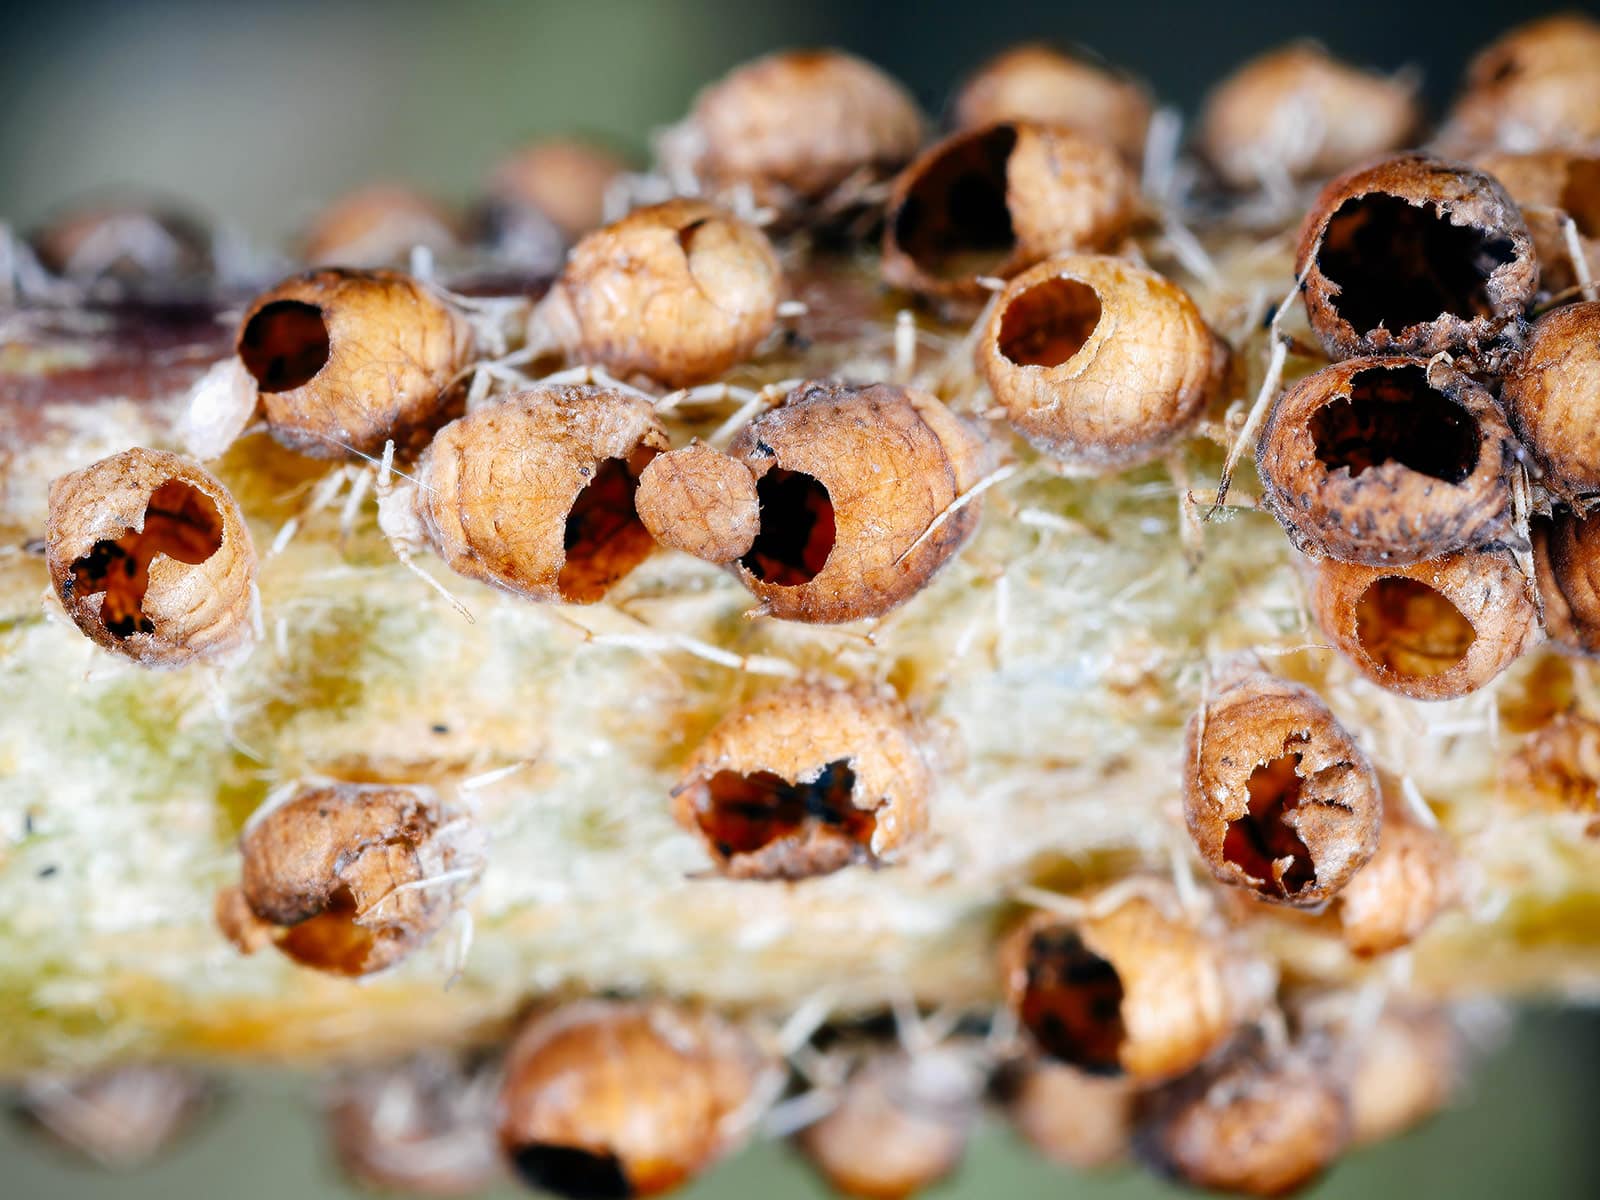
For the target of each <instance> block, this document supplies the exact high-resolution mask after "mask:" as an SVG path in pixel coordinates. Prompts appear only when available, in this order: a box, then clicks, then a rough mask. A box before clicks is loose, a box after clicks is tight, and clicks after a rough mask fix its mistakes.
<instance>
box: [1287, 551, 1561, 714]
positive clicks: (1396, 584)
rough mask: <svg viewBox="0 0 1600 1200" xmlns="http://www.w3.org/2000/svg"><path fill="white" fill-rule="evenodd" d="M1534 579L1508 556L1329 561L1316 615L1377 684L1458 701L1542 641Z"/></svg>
mask: <svg viewBox="0 0 1600 1200" xmlns="http://www.w3.org/2000/svg"><path fill="white" fill-rule="evenodd" d="M1532 592H1533V589H1532V587H1531V585H1530V582H1529V580H1528V579H1527V578H1526V577H1525V576H1524V575H1523V574H1522V572H1521V570H1519V569H1518V567H1517V564H1516V560H1515V559H1514V557H1513V556H1512V555H1511V553H1510V552H1509V551H1503V550H1481V551H1463V552H1461V553H1459V554H1449V555H1446V556H1445V557H1443V558H1436V559H1429V560H1428V561H1426V562H1420V563H1415V564H1413V565H1411V566H1404V567H1402V566H1384V567H1368V566H1361V565H1359V564H1357V563H1341V562H1336V561H1334V560H1332V559H1329V560H1326V561H1324V562H1322V563H1321V564H1320V565H1319V566H1318V567H1317V569H1316V574H1315V576H1314V578H1313V582H1312V587H1311V609H1312V612H1313V613H1314V614H1315V616H1316V618H1317V623H1318V624H1319V625H1321V627H1322V631H1323V632H1324V633H1325V634H1327V636H1328V638H1329V640H1330V641H1332V642H1333V644H1334V645H1335V646H1336V647H1337V648H1338V649H1339V650H1340V651H1342V652H1343V653H1344V654H1345V656H1346V657H1347V658H1349V659H1350V661H1351V662H1352V663H1353V664H1354V665H1355V667H1356V668H1357V670H1359V671H1360V672H1361V673H1362V674H1363V675H1365V676H1366V677H1367V678H1368V679H1370V680H1372V682H1374V683H1376V684H1379V685H1381V686H1382V687H1385V688H1387V689H1388V690H1390V691H1392V692H1397V693H1399V694H1400V695H1402V696H1409V697H1411V698H1412V699H1413V700H1452V699H1455V698H1456V697H1458V696H1465V695H1467V694H1468V693H1469V692H1474V691H1476V690H1477V689H1478V688H1480V687H1482V686H1483V685H1484V684H1486V683H1488V682H1489V681H1490V680H1491V679H1493V678H1494V677H1495V676H1496V675H1498V674H1500V672H1501V671H1503V670H1505V669H1506V668H1507V667H1509V666H1510V665H1511V664H1512V663H1513V662H1515V661H1516V660H1517V658H1519V657H1520V656H1521V655H1522V653H1523V652H1524V651H1526V650H1528V649H1529V648H1531V647H1532V646H1534V645H1535V644H1536V643H1537V642H1538V641H1539V637H1540V631H1539V611H1538V606H1537V605H1536V604H1535V603H1534V599H1533V595H1532Z"/></svg>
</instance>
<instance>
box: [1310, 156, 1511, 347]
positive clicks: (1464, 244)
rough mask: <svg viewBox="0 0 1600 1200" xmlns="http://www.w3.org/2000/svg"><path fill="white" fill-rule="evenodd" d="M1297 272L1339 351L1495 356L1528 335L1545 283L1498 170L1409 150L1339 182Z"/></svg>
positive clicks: (1316, 323)
mask: <svg viewBox="0 0 1600 1200" xmlns="http://www.w3.org/2000/svg"><path fill="white" fill-rule="evenodd" d="M1295 276H1296V278H1298V279H1299V280H1300V294H1301V298H1302V299H1303V300H1304V301H1305V306H1306V316H1307V317H1308V318H1309V319H1310V321H1311V328H1312V329H1313V330H1314V331H1315V332H1316V335H1317V337H1318V338H1319V339H1321V341H1322V344H1323V346H1324V347H1325V348H1326V349H1327V351H1328V354H1329V355H1330V356H1331V357H1333V358H1350V357H1352V356H1354V355H1359V354H1410V355H1416V356H1418V357H1423V358H1426V357H1429V356H1431V355H1434V354H1437V353H1439V352H1440V351H1441V350H1449V351H1454V352H1459V353H1463V354H1466V355H1468V356H1470V357H1472V358H1474V359H1481V360H1483V361H1485V362H1492V361H1493V360H1494V359H1495V358H1496V357H1497V356H1498V355H1500V354H1501V353H1503V352H1504V351H1505V350H1506V349H1509V348H1515V346H1516V345H1517V344H1518V342H1519V341H1520V337H1521V321H1522V313H1523V310H1524V309H1526V308H1527V306H1528V304H1529V302H1530V301H1531V300H1532V299H1533V296H1534V292H1535V290H1536V288H1537V286H1538V282H1539V265H1538V261H1537V259H1536V258H1535V257H1534V249H1533V238H1532V236H1531V235H1530V234H1529V233H1528V227H1527V225H1526V224H1525V223H1524V221H1523V219H1522V213H1521V212H1520V211H1519V210H1518V209H1517V206H1516V205H1515V204H1514V203H1513V202H1512V200H1511V197H1510V196H1508V195H1507V194H1506V191H1505V189H1504V188H1503V187H1501V186H1500V184H1499V183H1498V182H1496V181H1495V180H1494V179H1493V178H1492V177H1491V176H1489V175H1486V174H1484V173H1483V172H1482V171H1479V170H1476V169H1474V168H1472V167H1469V166H1467V165H1465V164H1464V163H1452V162H1445V161H1444V160H1442V159H1437V158H1431V157H1429V156H1428V155H1425V154H1403V155H1400V156H1398V157H1395V158H1389V159H1385V160H1384V161H1383V162H1380V163H1377V164H1374V165H1372V166H1367V167H1361V168H1358V169H1356V170H1354V171H1351V172H1349V173H1347V174H1344V175H1341V176H1339V177H1338V178H1337V179H1334V180H1332V181H1331V182H1330V183H1329V184H1328V185H1327V186H1326V187H1324V188H1323V189H1322V191H1321V193H1320V194H1319V195H1318V196H1317V199H1316V202H1315V203H1314V204H1313V205H1312V207H1311V211H1310V212H1309V213H1307V214H1306V219H1305V222H1304V224H1303V225H1301V227H1300V245H1299V250H1298V252H1297V254H1296V257H1295Z"/></svg>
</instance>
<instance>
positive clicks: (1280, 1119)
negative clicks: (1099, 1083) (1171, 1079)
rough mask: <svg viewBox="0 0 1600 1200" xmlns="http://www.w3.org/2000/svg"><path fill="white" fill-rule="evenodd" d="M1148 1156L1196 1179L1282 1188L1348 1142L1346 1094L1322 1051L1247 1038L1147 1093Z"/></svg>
mask: <svg viewBox="0 0 1600 1200" xmlns="http://www.w3.org/2000/svg"><path fill="white" fill-rule="evenodd" d="M1144 1107H1145V1113H1144V1117H1143V1124H1142V1126H1141V1128H1140V1131H1139V1134H1138V1137H1137V1146H1138V1149H1139V1153H1140V1155H1141V1157H1142V1158H1144V1159H1145V1161H1146V1162H1147V1163H1148V1164H1149V1165H1150V1166H1151V1167H1153V1168H1154V1169H1156V1170H1157V1171H1160V1172H1162V1173H1163V1174H1167V1175H1170V1176H1172V1177H1174V1178H1176V1179H1178V1180H1181V1181H1182V1182H1184V1183H1186V1184H1188V1185H1189V1186H1191V1187H1195V1188H1202V1189H1205V1190H1207V1191H1216V1192H1226V1193H1230V1194H1238V1195H1244V1196H1284V1195H1288V1194H1290V1193H1292V1192H1295V1191H1298V1190H1299V1189H1300V1188H1303V1187H1305V1186H1306V1185H1308V1184H1309V1183H1311V1182H1312V1181H1313V1180H1314V1179H1316V1178H1317V1177H1318V1176H1319V1175H1321V1174H1322V1173H1323V1172H1324V1171H1325V1170H1326V1169H1327V1168H1328V1167H1329V1166H1331V1165H1332V1164H1333V1162H1334V1160H1336V1159H1337V1158H1338V1157H1339V1155H1340V1154H1342V1153H1343V1152H1344V1150H1345V1149H1346V1147H1347V1146H1348V1145H1349V1143H1350V1132H1351V1120H1350V1103H1349V1097H1348V1095H1347V1093H1346V1091H1345V1088H1344V1086H1343V1084H1342V1081H1341V1080H1340V1079H1339V1078H1338V1076H1337V1075H1336V1073H1335V1072H1334V1071H1332V1070H1330V1069H1329V1067H1328V1064H1327V1063H1326V1062H1325V1061H1323V1060H1322V1058H1321V1057H1320V1056H1317V1055H1311V1054H1307V1053H1304V1052H1303V1051H1301V1050H1300V1049H1298V1048H1295V1047H1290V1048H1288V1049H1286V1050H1282V1051H1278V1052H1273V1051H1269V1050H1267V1049H1265V1048H1264V1047H1261V1046H1255V1047H1251V1048H1247V1049H1245V1050H1244V1051H1242V1052H1240V1053H1238V1054H1236V1055H1234V1056H1233V1057H1231V1058H1229V1059H1226V1060H1224V1061H1223V1062H1221V1063H1218V1064H1216V1065H1214V1066H1212V1067H1209V1068H1207V1069H1205V1070H1202V1071H1199V1072H1196V1073H1195V1074H1194V1075H1193V1076H1191V1077H1190V1078H1188V1079H1185V1080H1180V1081H1179V1082H1178V1083H1176V1084H1173V1085H1172V1086H1171V1087H1170V1088H1169V1089H1167V1090H1166V1091H1164V1092H1161V1093H1157V1094H1155V1095H1154V1096H1151V1097H1150V1098H1149V1099H1148V1100H1147V1101H1146V1102H1145V1106H1144Z"/></svg>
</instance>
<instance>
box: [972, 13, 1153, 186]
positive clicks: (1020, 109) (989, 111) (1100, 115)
mask: <svg viewBox="0 0 1600 1200" xmlns="http://www.w3.org/2000/svg"><path fill="white" fill-rule="evenodd" d="M1153 109H1154V104H1153V103H1152V101H1151V99H1150V92H1149V90H1148V89H1147V88H1146V87H1144V85H1143V84H1141V83H1139V82H1138V81H1137V80H1134V79H1131V78H1129V77H1128V76H1127V75H1124V74H1123V73H1121V72H1119V71H1117V70H1115V69H1114V68H1111V67H1107V66H1104V65H1102V64H1101V63H1099V62H1096V61H1093V60H1092V59H1090V58H1089V57H1087V56H1085V55H1083V54H1079V53H1073V52H1071V51H1063V50H1059V49H1057V48H1055V47H1054V46H1049V45H1045V44H1042V43H1037V42H1035V43H1028V44H1025V45H1021V46H1015V47H1013V48H1012V49H1010V50H1006V51H1003V52H1002V53H1000V54H998V55H996V56H995V57H994V58H991V59H990V60H989V61H988V62H986V63H984V64H983V66H981V67H979V68H978V69H977V70H976V71H975V72H973V73H972V74H971V75H970V76H968V77H967V80H966V82H965V83H963V84H962V85H961V88H960V90H959V91H958V92H957V93H956V96H955V100H954V101H953V103H952V105H951V118H952V123H953V124H954V125H955V126H956V128H958V129H976V128H980V127H982V126H987V125H996V124H999V123H1000V122H1002V121H1037V122H1040V123H1041V124H1046V125H1062V126H1065V127H1066V128H1068V129H1072V130H1074V131H1076V132H1077V133H1081V134H1084V135H1086V136H1088V137H1092V138H1096V139H1098V140H1099V141H1102V142H1105V143H1106V144H1107V145H1109V146H1112V147H1114V148H1115V149H1116V151H1117V153H1119V154H1121V155H1122V157H1123V158H1124V159H1126V160H1127V161H1128V162H1130V163H1137V162H1138V161H1139V160H1140V158H1141V157H1142V156H1143V154H1144V148H1145V139H1146V136H1147V134H1148V132H1149V128H1150V115H1151V112H1152V111H1153Z"/></svg>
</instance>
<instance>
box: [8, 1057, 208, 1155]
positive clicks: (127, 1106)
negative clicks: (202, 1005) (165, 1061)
mask: <svg viewBox="0 0 1600 1200" xmlns="http://www.w3.org/2000/svg"><path fill="white" fill-rule="evenodd" d="M215 1098H216V1092H215V1088H214V1087H213V1085H212V1084H211V1083H210V1081H208V1080H206V1079H205V1078H203V1077H201V1076H198V1075H195V1074H194V1073H192V1072H190V1071H185V1070H181V1069H179V1068H178V1067H163V1066H130V1067H122V1068H119V1069H117V1070H110V1071H102V1072H99V1073H97V1074H93V1075H84V1076H78V1077H66V1076H57V1075H35V1076H32V1077H30V1078H28V1079H27V1080H25V1081H24V1082H23V1083H22V1085H21V1087H20V1088H19V1089H18V1097H17V1115H18V1116H19V1117H20V1118H21V1119H22V1120H23V1121H24V1122H25V1123H27V1124H29V1125H32V1126H34V1127H35V1128H37V1129H39V1130H40V1131H42V1132H43V1133H44V1135H45V1136H46V1137H47V1138H49V1139H50V1140H51V1141H53V1142H55V1143H56V1144H57V1145H59V1146H60V1147H61V1148H62V1149H64V1150H66V1151H67V1152H69V1153H70V1154H73V1155H75V1156H78V1157H81V1158H84V1159H87V1160H88V1161H90V1162H92V1163H94V1164H95V1165H96V1166H100V1167H106V1168H109V1169H111V1170H116V1171H131V1170H134V1169H136V1168H138V1167H142V1166H145V1165H147V1164H148V1163H150V1162H151V1161H152V1160H154V1159H156V1158H158V1157H159V1156H160V1155H161V1154H162V1153H163V1152H165V1151H167V1150H169V1149H171V1148H172V1147H173V1145H174V1144H176V1143H177V1142H178V1141H180V1140H181V1139H182V1138H183V1136H184V1135H185V1134H186V1133H188V1132H189V1131H190V1130H191V1129H192V1128H193V1127H194V1125H195V1123H196V1122H197V1121H198V1120H199V1119H200V1118H201V1117H202V1116H203V1115H204V1114H205V1112H206V1111H207V1110H208V1109H209V1108H210V1107H211V1103H212V1101H213V1100H214V1099H215Z"/></svg>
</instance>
